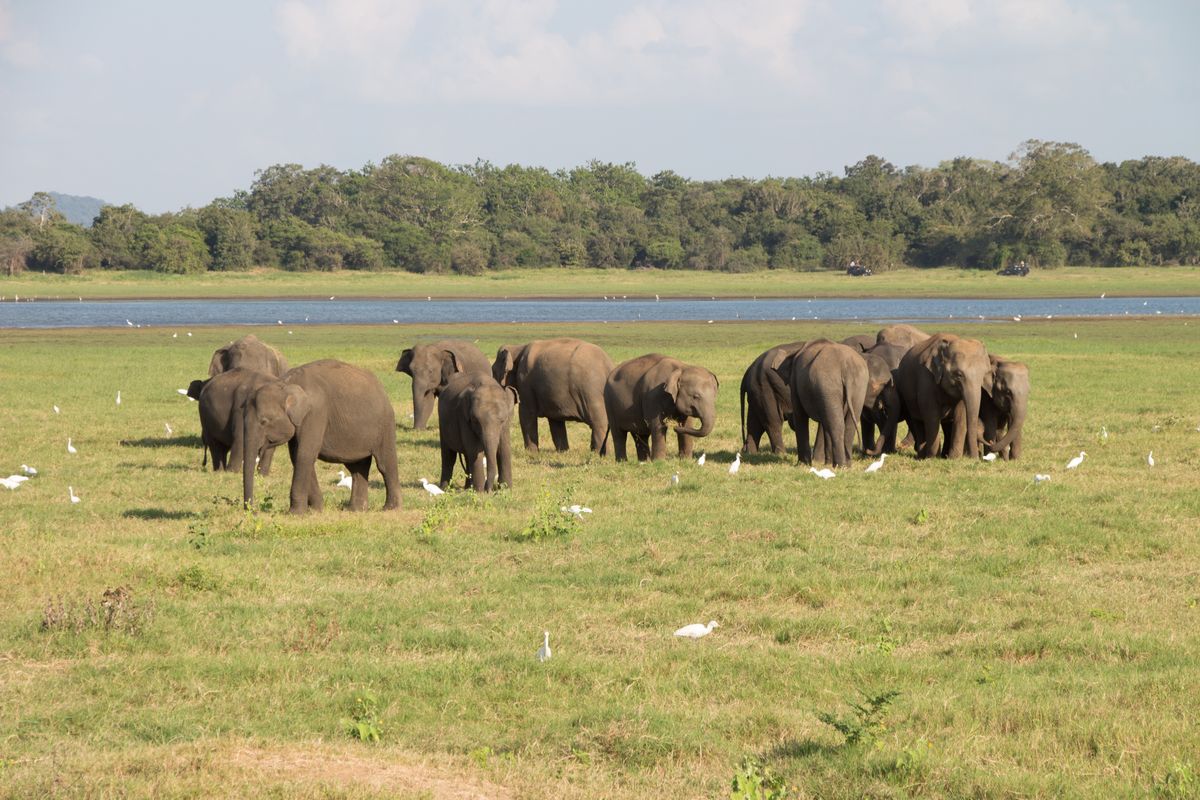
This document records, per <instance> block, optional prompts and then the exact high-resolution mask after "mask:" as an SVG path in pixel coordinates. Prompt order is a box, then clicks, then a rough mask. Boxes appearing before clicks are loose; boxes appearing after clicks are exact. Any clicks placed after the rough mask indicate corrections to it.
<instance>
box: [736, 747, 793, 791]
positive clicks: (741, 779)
mask: <svg viewBox="0 0 1200 800" xmlns="http://www.w3.org/2000/svg"><path fill="white" fill-rule="evenodd" d="M787 796H788V790H787V785H786V783H785V782H784V780H783V778H782V777H781V776H779V775H775V774H774V773H772V772H771V768H770V767H768V766H765V765H763V764H762V763H761V762H759V760H758V759H757V758H754V757H753V756H749V757H747V758H745V759H744V760H743V761H742V763H741V764H740V765H738V768H737V771H736V772H734V773H733V782H732V784H731V785H730V792H729V797H730V798H731V800H784V798H786V797H787Z"/></svg>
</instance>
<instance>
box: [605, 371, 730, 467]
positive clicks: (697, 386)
mask: <svg viewBox="0 0 1200 800" xmlns="http://www.w3.org/2000/svg"><path fill="white" fill-rule="evenodd" d="M719 386H720V382H719V381H718V380H717V376H716V375H714V374H713V373H712V372H710V371H709V370H707V369H705V368H704V367H698V366H695V365H693V364H686V363H684V362H682V361H680V360H679V359H677V358H671V357H670V356H664V355H662V354H661V353H648V354H647V355H644V356H638V357H637V358H631V359H630V360H628V361H626V362H624V363H622V364H620V365H619V366H618V367H617V368H616V369H614V370H613V371H612V373H611V374H610V375H609V376H608V380H607V381H606V382H605V384H604V405H605V407H606V409H607V411H608V425H609V429H610V430H611V431H612V440H613V453H614V455H615V456H616V459H617V461H624V460H625V459H626V455H625V444H626V442H625V437H626V436H627V435H629V434H632V435H633V440H634V445H635V446H636V448H637V457H638V461H645V460H646V458H647V457H649V458H650V459H651V460H655V461H656V460H658V459H660V458H665V457H666V455H667V439H666V437H667V423H668V422H669V421H674V422H675V423H676V426H675V434H676V436H677V438H678V440H679V455H680V456H681V457H687V456H690V455H691V454H692V446H693V442H694V440H695V439H697V438H700V437H703V436H708V434H709V433H711V432H712V429H713V424H714V423H715V422H716V418H717V390H718V387H719ZM689 418H696V419H698V420H699V421H700V426H699V427H697V428H689V427H688V426H687V421H688V419H689ZM647 440H648V441H649V446H647Z"/></svg>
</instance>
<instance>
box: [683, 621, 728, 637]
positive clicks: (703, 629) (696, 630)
mask: <svg viewBox="0 0 1200 800" xmlns="http://www.w3.org/2000/svg"><path fill="white" fill-rule="evenodd" d="M719 627H721V626H720V625H718V624H717V621H716V620H715V619H714V620H709V622H708V624H707V625H702V624H700V623H699V622H693V623H692V624H691V625H684V626H683V627H682V628H680V629H679V630H677V631H675V635H676V636H680V637H683V638H684V639H699V638H701V637H704V636H708V635H709V634H710V633H712V629H713V628H719Z"/></svg>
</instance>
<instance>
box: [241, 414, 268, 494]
mask: <svg viewBox="0 0 1200 800" xmlns="http://www.w3.org/2000/svg"><path fill="white" fill-rule="evenodd" d="M260 427H261V426H260V425H259V423H258V420H257V419H255V418H254V415H253V414H251V413H250V412H249V411H248V410H247V412H246V413H245V414H244V415H243V416H242V501H243V502H244V503H245V505H246V508H250V507H251V506H253V505H254V467H255V463H254V461H255V458H256V457H257V456H258V451H259V450H260V449H262V444H263V432H262V431H261V430H260Z"/></svg>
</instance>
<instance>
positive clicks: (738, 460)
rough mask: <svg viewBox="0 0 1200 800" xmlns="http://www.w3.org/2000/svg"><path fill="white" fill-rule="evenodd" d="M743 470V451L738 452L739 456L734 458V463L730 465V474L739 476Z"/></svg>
mask: <svg viewBox="0 0 1200 800" xmlns="http://www.w3.org/2000/svg"><path fill="white" fill-rule="evenodd" d="M741 468H742V453H741V451H738V454H737V455H736V456H734V457H733V463H732V464H730V465H729V474H730V475H737V474H738V470H739V469H741Z"/></svg>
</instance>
